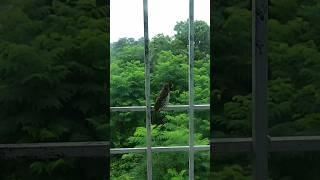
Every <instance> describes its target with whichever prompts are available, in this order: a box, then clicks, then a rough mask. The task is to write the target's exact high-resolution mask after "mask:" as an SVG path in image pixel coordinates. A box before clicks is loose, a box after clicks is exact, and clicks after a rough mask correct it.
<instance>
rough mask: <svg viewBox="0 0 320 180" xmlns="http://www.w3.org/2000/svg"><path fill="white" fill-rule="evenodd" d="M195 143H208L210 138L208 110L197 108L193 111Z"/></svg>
mask: <svg viewBox="0 0 320 180" xmlns="http://www.w3.org/2000/svg"><path fill="white" fill-rule="evenodd" d="M194 127H195V136H194V138H195V139H194V141H195V142H194V144H195V145H209V138H210V112H209V110H201V111H200V110H198V111H195V113H194Z"/></svg>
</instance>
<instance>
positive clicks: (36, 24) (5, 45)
mask: <svg viewBox="0 0 320 180" xmlns="http://www.w3.org/2000/svg"><path fill="white" fill-rule="evenodd" d="M108 11H109V9H108V8H107V7H106V5H102V6H100V5H99V6H97V5H96V1H95V0H65V1H59V0H1V1H0V109H1V110H0V143H36V142H69V141H99V140H108V139H109V137H108V134H109V132H108V131H109V130H108V122H107V120H106V118H105V115H106V98H105V94H106V93H105V88H104V86H105V79H106V76H105V74H106V62H107V60H108V56H109V51H108V49H109V40H108V36H107V33H108V20H107V18H106V17H107V15H108V14H109V13H108ZM106 153H107V152H106ZM106 162H107V161H106V160H100V159H84V158H81V159H80V158H68V159H64V158H61V159H50V160H45V161H39V160H21V159H17V160H1V161H0V179H3V180H19V179H21V180H22V179H24V180H31V179H32V180H37V179H39V180H43V179H48V180H50V179H55V180H56V179H83V180H88V179H96V180H98V179H102V176H103V175H104V174H106V173H105V171H106V170H105V169H104V168H105V167H106V166H105V165H104V164H105V163H106Z"/></svg>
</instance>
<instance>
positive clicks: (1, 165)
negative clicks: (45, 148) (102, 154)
mask: <svg viewBox="0 0 320 180" xmlns="http://www.w3.org/2000/svg"><path fill="white" fill-rule="evenodd" d="M0 169H1V171H0V179H6V180H11V179H12V180H13V179H20V180H31V179H32V180H43V179H46V180H56V179H61V180H70V179H77V180H88V179H90V180H101V179H105V178H106V175H107V172H108V169H107V162H106V160H105V159H89V158H61V159H51V160H35V159H32V160H1V161H0Z"/></svg>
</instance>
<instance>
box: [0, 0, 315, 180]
mask: <svg viewBox="0 0 320 180" xmlns="http://www.w3.org/2000/svg"><path fill="white" fill-rule="evenodd" d="M269 2H270V3H269V5H270V6H269V20H268V64H269V71H268V75H269V77H268V79H269V81H268V108H269V116H268V119H269V134H270V135H271V136H301V135H319V134H320V90H319V89H320V83H319V80H318V79H319V77H320V73H319V72H318V71H320V34H319V33H318V32H320V24H319V23H318V22H320V16H319V12H320V2H319V1H318V0H304V1H303V0H271V1H269ZM211 4H212V8H211V9H212V10H213V11H212V13H211V15H212V16H211V23H210V26H211V27H209V25H208V24H206V23H205V22H203V21H196V22H195V67H194V77H195V103H196V104H207V103H209V97H210V96H209V94H210V85H209V81H210V77H209V74H210V69H209V67H210V63H213V64H214V66H215V69H216V72H215V75H216V76H215V77H213V78H215V86H214V87H213V92H211V93H212V95H213V96H212V97H213V98H214V104H213V106H212V110H213V111H214V117H213V118H212V119H213V121H212V122H210V121H209V119H210V118H209V112H208V111H196V112H195V131H196V132H195V144H197V145H203V144H208V143H209V138H210V135H211V134H213V137H250V136H251V91H252V90H251V60H252V58H251V23H252V18H251V1H249V0H241V1H240V0H230V1H223V0H216V1H212V2H211ZM108 14H109V9H108V7H106V6H98V5H97V4H96V2H95V0H1V1H0V109H1V111H0V143H22V142H27V143H29V142H68V141H97V140H108V139H109V138H110V139H111V141H112V148H120V147H142V146H145V135H146V129H145V112H113V113H112V114H111V119H110V127H111V128H110V130H109V124H108V121H107V120H106V119H105V113H106V112H105V110H106V109H105V104H106V102H105V100H106V98H105V70H106V62H107V60H108V57H109V39H108V33H109V30H108V29H109V27H108V26H109V24H108V17H107V16H108ZM106 17H107V18H106ZM141 26H143V24H141ZM174 30H175V35H174V36H172V37H170V36H167V35H164V34H159V35H157V36H155V37H153V38H152V39H151V41H150V54H151V60H152V67H151V100H152V104H153V103H154V100H155V98H156V96H157V95H158V93H159V90H160V89H161V87H162V85H163V83H164V82H165V81H172V82H173V90H172V93H171V95H170V104H187V103H188V74H187V73H188V49H187V48H188V47H187V45H188V20H187V19H186V20H185V21H181V22H177V24H176V26H175V27H174ZM210 40H211V41H210ZM210 42H211V43H210ZM210 44H211V46H212V47H213V49H214V52H210ZM110 53H111V54H110V55H111V59H110V68H111V72H110V73H111V82H110V83H111V89H110V97H111V100H110V104H111V106H133V105H144V104H145V96H144V63H143V61H144V59H143V58H144V57H143V56H144V45H143V38H141V39H133V38H130V37H123V38H121V39H119V40H118V41H117V42H115V43H112V44H111V46H110ZM210 54H211V55H213V56H212V57H210ZM210 58H211V60H212V61H210ZM159 118H161V119H163V121H164V122H165V124H164V125H163V126H156V125H157V124H158V123H159V122H157V121H155V122H152V128H153V129H152V143H153V146H176V145H187V144H188V116H187V112H184V111H182V112H174V111H163V112H161V113H160V115H159ZM210 123H212V127H213V129H211V131H212V133H210V129H209V127H210ZM109 134H111V137H109V136H108V135H109ZM251 157H252V156H251V154H229V155H227V156H223V155H220V154H217V155H216V156H215V158H214V163H213V164H214V167H213V170H214V171H213V173H212V174H211V176H210V177H209V152H197V153H196V154H195V176H196V179H208V178H210V179H217V180H227V179H234V180H247V179H252V177H251V169H252V164H251ZM105 162H106V161H102V160H92V159H91V160H90V159H65V158H61V159H50V160H46V161H39V160H10V161H7V160H1V161H0V179H4V180H31V179H32V180H33V179H35V180H37V179H39V180H40V179H41V180H42V179H49V180H50V179H83V180H88V179H97V180H98V179H102V175H103V174H104V169H103V168H104V166H103V163H105ZM110 167H111V179H119V180H120V179H121V180H122V179H146V154H139V153H128V154H123V155H114V156H112V158H111V166H110ZM319 168H320V154H319V153H317V152H308V153H293V152H286V153H270V156H269V176H270V179H273V180H300V179H308V180H309V179H310V180H317V179H319V177H320V173H319V171H318V170H319ZM153 174H154V179H173V180H180V179H187V177H188V154H187V153H185V152H174V153H173V152H171V153H154V154H153Z"/></svg>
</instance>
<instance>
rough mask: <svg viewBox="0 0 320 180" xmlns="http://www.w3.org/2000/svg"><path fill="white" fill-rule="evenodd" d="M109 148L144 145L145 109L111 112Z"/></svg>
mask: <svg viewBox="0 0 320 180" xmlns="http://www.w3.org/2000/svg"><path fill="white" fill-rule="evenodd" d="M110 123H111V148H125V147H126V148H128V147H145V146H146V126H145V111H142V112H112V113H111V120H110Z"/></svg>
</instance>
